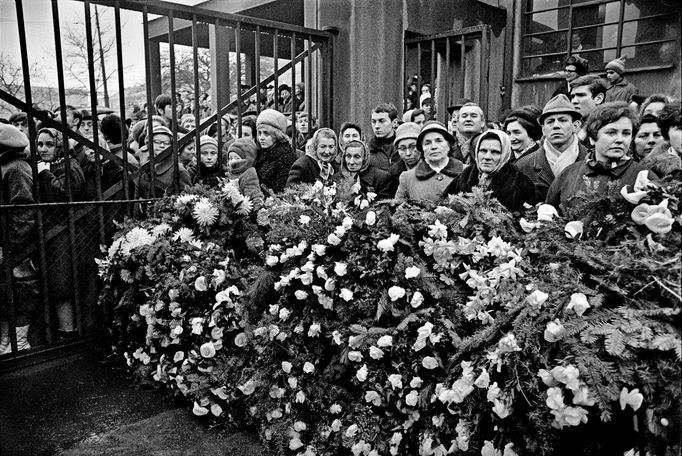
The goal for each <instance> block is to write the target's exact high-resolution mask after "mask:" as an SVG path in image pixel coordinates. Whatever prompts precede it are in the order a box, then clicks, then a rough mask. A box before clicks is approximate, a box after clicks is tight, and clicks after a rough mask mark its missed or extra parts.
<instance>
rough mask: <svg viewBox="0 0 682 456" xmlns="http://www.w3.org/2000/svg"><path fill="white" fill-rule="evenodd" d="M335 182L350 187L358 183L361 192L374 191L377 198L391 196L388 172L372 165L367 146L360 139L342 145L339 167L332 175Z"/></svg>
mask: <svg viewBox="0 0 682 456" xmlns="http://www.w3.org/2000/svg"><path fill="white" fill-rule="evenodd" d="M334 181H335V182H336V184H337V185H338V186H339V187H341V188H343V189H346V188H348V189H350V188H351V187H352V186H353V185H355V184H357V183H359V184H360V191H361V192H363V193H369V192H372V193H376V195H377V199H388V198H393V195H392V194H391V193H390V182H391V176H390V175H389V174H388V172H386V171H384V170H382V169H379V168H377V167H375V166H372V164H371V163H370V155H369V147H368V146H367V144H366V143H365V142H363V141H360V140H357V139H355V140H351V141H350V142H347V143H346V144H345V145H344V146H343V155H342V161H341V168H340V169H339V172H338V173H337V174H336V175H335V176H334Z"/></svg>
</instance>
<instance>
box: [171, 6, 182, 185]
mask: <svg viewBox="0 0 682 456" xmlns="http://www.w3.org/2000/svg"><path fill="white" fill-rule="evenodd" d="M168 53H169V57H170V59H169V64H170V97H171V111H172V113H171V132H172V133H173V136H172V137H171V147H172V149H173V186H174V188H175V191H176V192H180V190H181V189H180V164H179V163H178V155H179V152H180V151H179V150H178V111H177V100H176V99H175V33H174V23H173V10H170V11H169V12H168Z"/></svg>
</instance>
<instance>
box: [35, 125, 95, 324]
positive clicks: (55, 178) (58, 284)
mask: <svg viewBox="0 0 682 456" xmlns="http://www.w3.org/2000/svg"><path fill="white" fill-rule="evenodd" d="M36 145H37V149H38V155H39V156H40V161H39V162H38V184H39V189H40V202H41V203H65V202H68V201H69V191H70V195H71V199H72V200H73V201H78V200H79V199H81V196H82V195H83V191H84V188H85V177H84V175H83V171H82V169H81V167H80V165H79V164H78V160H76V159H75V158H69V156H68V155H69V154H68V151H67V150H65V148H64V147H63V143H62V137H61V134H60V133H59V132H57V130H54V129H52V128H43V129H41V130H40V131H38V136H37V139H36ZM67 160H68V163H67ZM67 165H68V169H67ZM67 172H68V173H69V176H70V178H71V179H70V186H69V188H67V185H66V174H67ZM64 211H65V208H64V207H57V208H47V209H45V210H44V211H43V216H44V224H43V230H44V231H45V232H48V231H49V230H50V229H51V228H55V227H61V228H64V229H62V230H61V232H60V233H59V234H58V235H57V236H55V237H53V238H52V239H51V240H49V241H47V242H46V245H45V256H46V260H47V270H48V271H49V272H50V273H49V274H48V277H47V279H48V289H49V294H50V301H51V302H54V303H55V307H56V309H57V319H58V322H59V332H60V336H63V337H68V336H70V335H73V334H75V331H76V321H75V317H74V308H73V302H72V301H71V299H72V298H73V291H74V290H73V286H72V283H73V281H72V277H71V253H70V249H69V245H70V239H69V230H68V229H66V222H67V219H66V218H65V216H64ZM72 241H74V242H77V241H76V240H75V239H73V240H72ZM74 260H77V258H74Z"/></svg>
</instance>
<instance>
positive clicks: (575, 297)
mask: <svg viewBox="0 0 682 456" xmlns="http://www.w3.org/2000/svg"><path fill="white" fill-rule="evenodd" d="M589 308H590V303H589V302H588V301H587V296H585V295H584V294H583V293H573V294H572V295H571V301H570V302H569V303H568V305H567V306H566V310H567V311H568V310H571V309H573V310H574V311H575V313H576V314H577V315H578V316H579V317H582V316H583V314H584V313H585V311H586V310H587V309H589Z"/></svg>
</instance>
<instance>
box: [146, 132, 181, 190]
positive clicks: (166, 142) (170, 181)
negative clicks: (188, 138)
mask: <svg viewBox="0 0 682 456" xmlns="http://www.w3.org/2000/svg"><path fill="white" fill-rule="evenodd" d="M152 144H153V145H154V173H155V179H154V180H155V182H156V185H155V188H154V189H152V184H151V172H150V171H149V167H151V163H150V164H149V165H147V167H146V168H145V169H144V170H143V172H142V175H141V176H140V193H141V195H142V196H143V197H144V198H160V197H162V196H164V195H166V194H175V193H180V192H182V191H184V190H185V189H186V188H187V187H190V186H191V185H192V180H191V178H190V175H189V172H187V169H186V168H185V166H184V165H183V164H182V163H178V178H177V179H176V178H175V172H174V168H175V166H174V158H173V154H174V153H175V151H172V150H171V153H170V154H168V155H166V154H164V152H165V151H166V150H167V149H168V148H172V146H173V133H172V132H171V131H170V130H169V129H168V127H164V126H162V125H157V126H155V127H154V130H152ZM145 162H146V160H145V161H143V160H142V159H140V163H141V164H144V163H145ZM141 166H142V165H141Z"/></svg>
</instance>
